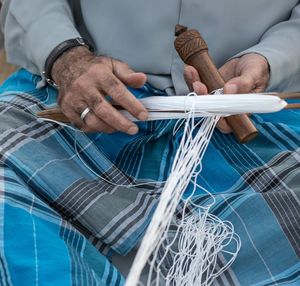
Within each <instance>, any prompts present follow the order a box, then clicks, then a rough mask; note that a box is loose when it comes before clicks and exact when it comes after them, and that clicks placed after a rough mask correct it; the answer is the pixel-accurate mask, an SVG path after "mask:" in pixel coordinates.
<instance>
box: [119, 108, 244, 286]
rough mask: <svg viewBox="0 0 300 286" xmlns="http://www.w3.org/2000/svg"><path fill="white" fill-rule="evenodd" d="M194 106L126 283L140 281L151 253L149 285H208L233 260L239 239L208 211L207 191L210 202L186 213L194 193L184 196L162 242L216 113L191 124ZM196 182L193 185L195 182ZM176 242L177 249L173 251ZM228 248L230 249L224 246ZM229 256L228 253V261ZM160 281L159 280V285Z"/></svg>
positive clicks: (193, 175) (198, 162)
mask: <svg viewBox="0 0 300 286" xmlns="http://www.w3.org/2000/svg"><path fill="white" fill-rule="evenodd" d="M193 110H194V109H192V110H191V111H190V112H189V118H188V119H187V121H186V123H185V126H184V132H183V137H182V139H181V143H180V146H179V148H178V150H177V153H176V155H175V159H174V162H173V166H172V170H171V173H170V175H169V178H168V180H167V182H166V185H165V187H164V189H163V191H162V194H161V197H160V200H159V203H158V206H157V208H156V211H155V213H154V215H153V218H152V220H151V223H150V225H149V227H148V229H147V231H146V233H145V236H144V239H143V240H142V242H141V245H140V247H139V250H138V252H137V255H136V257H135V260H134V263H133V265H132V267H131V269H130V272H129V275H128V277H127V280H126V284H125V285H126V286H135V285H138V284H139V279H140V275H141V273H142V271H143V269H144V267H145V265H146V263H147V261H148V260H149V258H150V257H151V259H150V261H149V264H150V269H149V274H148V282H147V285H178V286H179V285H180V286H182V285H186V286H193V285H211V283H212V282H213V280H214V278H215V277H217V276H218V275H220V274H221V273H222V272H223V271H225V270H226V269H227V268H228V267H229V265H230V264H231V263H232V262H233V261H234V259H235V257H236V255H237V252H238V250H239V248H240V241H239V238H238V236H237V235H235V234H234V228H233V226H232V224H230V223H229V222H223V221H221V220H220V219H218V218H217V217H215V216H213V215H212V214H210V213H209V211H210V208H211V205H212V204H214V198H213V196H212V195H211V194H209V193H208V192H207V193H208V194H209V195H210V196H211V199H212V200H211V201H212V202H211V204H209V205H207V206H200V205H197V206H196V205H194V206H193V208H194V210H195V211H194V212H193V213H192V214H190V215H188V216H185V215H184V213H185V208H186V207H187V206H188V205H189V204H192V201H193V194H192V195H191V196H190V197H189V198H188V199H186V200H185V206H184V208H183V211H182V215H183V217H182V219H181V220H180V221H179V222H176V229H177V231H176V233H175V235H174V238H173V239H172V241H171V242H169V243H167V245H165V244H166V241H168V236H169V235H170V233H169V231H168V230H169V229H170V227H171V225H172V221H173V220H174V213H175V211H176V207H177V206H178V204H179V202H180V200H181V199H182V196H183V194H184V191H185V190H186V188H187V186H188V184H189V183H190V182H191V180H192V179H193V178H194V179H195V178H196V177H197V174H198V173H199V172H201V169H202V165H201V161H202V158H203V156H204V154H205V151H206V148H207V146H208V144H209V142H210V138H211V136H212V133H213V130H214V128H215V126H216V124H217V122H218V120H219V117H218V116H212V117H207V118H205V119H203V120H202V121H200V122H198V123H195V119H194V112H193ZM196 127H199V130H197V133H196V134H195V132H194V131H195V129H196ZM199 166H200V167H199ZM194 186H195V188H194V189H196V184H195V183H194ZM198 187H199V186H198ZM173 226H174V224H173ZM175 244H176V247H175V248H176V250H174V249H172V248H173V245H175ZM233 244H234V245H233ZM227 246H230V248H231V249H232V248H233V249H234V250H233V251H232V250H231V251H229V250H226V247H227ZM162 248H164V249H165V250H164V254H163V255H162V256H160V257H158V253H159V251H160V250H161V249H162ZM222 252H224V253H227V263H225V265H224V266H223V267H220V268H218V267H217V257H218V255H220V254H221V253H222ZM229 255H230V256H231V257H230V258H229V259H228V256H229ZM167 256H171V257H172V266H171V267H170V268H169V269H168V270H167V273H163V272H164V271H162V269H163V268H165V265H164V260H165V258H166V257H167ZM161 280H163V284H160V283H161Z"/></svg>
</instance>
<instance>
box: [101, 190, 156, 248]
mask: <svg viewBox="0 0 300 286" xmlns="http://www.w3.org/2000/svg"><path fill="white" fill-rule="evenodd" d="M146 196H147V195H146V194H144V195H142V198H144V200H142V201H141V204H139V205H137V206H136V207H135V208H134V209H132V210H131V211H130V212H129V213H127V214H126V215H125V216H123V217H122V221H125V220H126V219H127V218H130V217H131V216H132V215H134V214H135V213H136V212H137V211H138V210H139V209H140V208H141V206H143V207H144V210H143V211H142V212H141V213H140V214H139V216H137V217H136V218H135V219H134V220H132V221H131V222H130V223H128V224H127V225H126V227H125V228H123V229H122V230H121V231H119V232H118V235H117V236H115V238H114V239H112V240H111V241H110V242H109V244H110V245H114V244H116V243H117V242H118V241H119V240H120V238H122V237H123V236H124V235H125V234H126V232H128V230H129V229H131V228H132V227H133V226H134V225H135V224H137V223H138V222H140V221H145V219H146V218H145V213H146V212H148V210H149V207H150V206H151V205H152V207H154V206H153V204H154V203H155V202H154V200H153V199H151V198H149V200H148V202H147V204H146V205H144V204H145V199H146ZM122 221H118V222H115V223H114V225H113V226H112V227H111V228H110V230H109V231H108V232H107V233H106V234H105V235H104V236H103V239H104V240H105V239H107V237H109V236H110V235H111V233H112V232H113V231H114V230H115V229H116V228H118V227H119V226H120V225H121V224H122Z"/></svg>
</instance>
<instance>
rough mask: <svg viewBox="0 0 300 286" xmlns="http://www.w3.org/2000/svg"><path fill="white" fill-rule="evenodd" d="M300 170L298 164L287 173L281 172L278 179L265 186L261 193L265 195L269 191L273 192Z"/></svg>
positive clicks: (287, 170)
mask: <svg viewBox="0 0 300 286" xmlns="http://www.w3.org/2000/svg"><path fill="white" fill-rule="evenodd" d="M299 168H300V162H299V163H298V164H295V165H294V166H291V167H289V168H287V169H286V170H285V171H283V172H281V173H279V174H278V177H276V178H273V179H272V180H270V181H269V183H268V184H267V185H265V188H264V189H263V190H262V191H261V193H265V192H268V191H272V190H273V189H274V188H275V187H277V186H279V185H281V184H282V182H283V179H284V178H285V177H286V176H288V175H289V174H291V173H292V172H294V171H295V170H296V169H299Z"/></svg>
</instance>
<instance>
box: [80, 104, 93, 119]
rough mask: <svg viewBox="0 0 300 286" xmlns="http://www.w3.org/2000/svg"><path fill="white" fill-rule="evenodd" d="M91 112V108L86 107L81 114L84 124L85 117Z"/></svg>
mask: <svg viewBox="0 0 300 286" xmlns="http://www.w3.org/2000/svg"><path fill="white" fill-rule="evenodd" d="M90 111H91V109H90V108H89V107H86V108H85V109H84V110H83V111H82V112H81V114H80V119H81V121H82V122H84V119H85V117H86V116H87V115H88V113H89V112H90Z"/></svg>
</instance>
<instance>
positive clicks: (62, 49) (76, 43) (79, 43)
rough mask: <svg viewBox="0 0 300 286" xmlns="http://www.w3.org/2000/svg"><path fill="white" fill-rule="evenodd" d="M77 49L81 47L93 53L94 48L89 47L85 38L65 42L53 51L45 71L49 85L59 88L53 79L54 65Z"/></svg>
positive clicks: (47, 60)
mask: <svg viewBox="0 0 300 286" xmlns="http://www.w3.org/2000/svg"><path fill="white" fill-rule="evenodd" d="M76 47H81V48H84V49H85V50H90V51H93V47H92V46H91V45H89V43H88V42H86V41H85V40H84V39H83V38H74V39H69V40H66V41H63V42H61V43H60V44H59V45H58V46H56V47H55V48H54V49H53V50H52V51H51V53H50V54H49V56H48V57H47V59H46V62H45V67H44V71H43V75H44V76H45V78H46V81H47V82H48V84H50V85H52V86H54V87H56V88H58V85H57V83H56V82H55V81H54V80H53V78H52V69H53V65H54V63H55V62H56V61H57V60H58V59H59V58H60V57H62V56H63V55H64V54H66V53H67V52H68V51H69V50H72V49H73V48H76Z"/></svg>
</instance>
